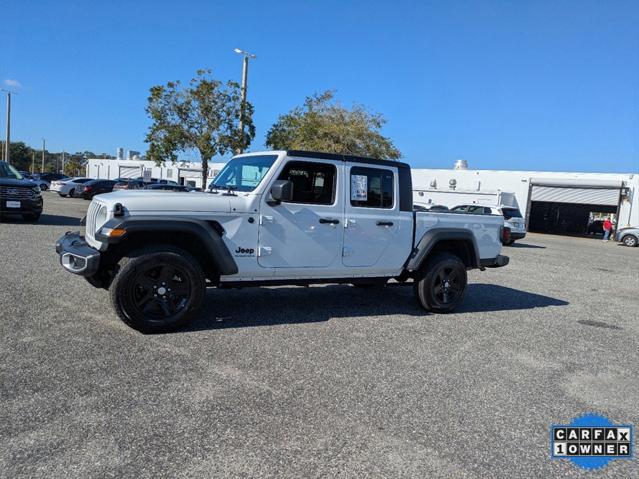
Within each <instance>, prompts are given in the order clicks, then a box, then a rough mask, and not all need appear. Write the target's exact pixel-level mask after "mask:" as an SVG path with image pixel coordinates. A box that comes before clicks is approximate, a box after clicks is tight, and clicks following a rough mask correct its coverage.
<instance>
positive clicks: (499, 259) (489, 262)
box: [481, 254, 510, 268]
mask: <svg viewBox="0 0 639 479" xmlns="http://www.w3.org/2000/svg"><path fill="white" fill-rule="evenodd" d="M509 262H510V258H509V257H508V256H504V255H503V254H499V255H497V256H495V257H494V258H486V259H482V260H481V266H482V267H483V268H501V267H502V266H506V265H507V264H508V263H509Z"/></svg>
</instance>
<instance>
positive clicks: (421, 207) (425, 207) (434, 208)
mask: <svg viewBox="0 0 639 479" xmlns="http://www.w3.org/2000/svg"><path fill="white" fill-rule="evenodd" d="M413 209H414V210H415V211H433V212H435V211H450V209H449V208H448V206H444V205H434V204H417V205H413Z"/></svg>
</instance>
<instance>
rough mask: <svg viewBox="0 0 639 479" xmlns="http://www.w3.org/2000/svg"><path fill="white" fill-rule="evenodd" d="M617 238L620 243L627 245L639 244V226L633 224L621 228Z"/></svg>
mask: <svg viewBox="0 0 639 479" xmlns="http://www.w3.org/2000/svg"><path fill="white" fill-rule="evenodd" d="M615 239H616V240H617V241H618V242H619V243H623V244H624V245H626V246H637V245H639V226H632V227H629V228H621V229H620V230H618V231H617V234H616V235H615Z"/></svg>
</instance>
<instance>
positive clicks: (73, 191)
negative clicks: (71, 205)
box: [69, 188, 75, 198]
mask: <svg viewBox="0 0 639 479" xmlns="http://www.w3.org/2000/svg"><path fill="white" fill-rule="evenodd" d="M74 196H75V188H71V189H70V190H69V198H73V197H74Z"/></svg>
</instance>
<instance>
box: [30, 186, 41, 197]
mask: <svg viewBox="0 0 639 479" xmlns="http://www.w3.org/2000/svg"><path fill="white" fill-rule="evenodd" d="M31 191H33V192H34V193H35V194H36V195H39V194H40V187H39V186H34V187H33V188H31Z"/></svg>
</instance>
